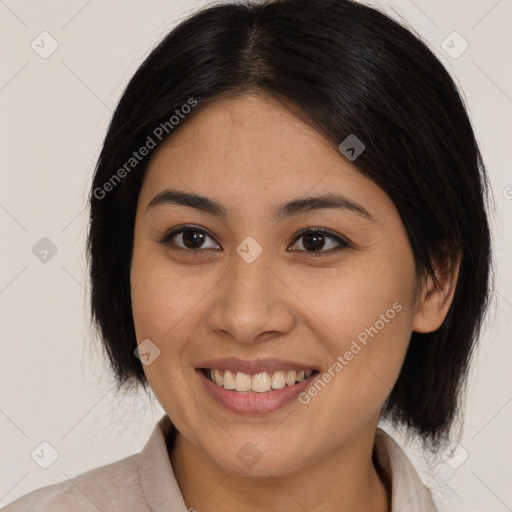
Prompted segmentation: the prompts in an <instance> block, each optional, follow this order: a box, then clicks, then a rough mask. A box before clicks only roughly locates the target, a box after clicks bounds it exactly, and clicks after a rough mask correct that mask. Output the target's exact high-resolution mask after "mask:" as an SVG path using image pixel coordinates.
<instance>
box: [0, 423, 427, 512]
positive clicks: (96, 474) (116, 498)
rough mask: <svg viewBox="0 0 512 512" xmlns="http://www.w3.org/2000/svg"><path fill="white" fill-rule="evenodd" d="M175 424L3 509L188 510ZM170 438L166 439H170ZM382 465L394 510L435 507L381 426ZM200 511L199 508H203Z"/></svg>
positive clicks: (412, 511) (378, 443)
mask: <svg viewBox="0 0 512 512" xmlns="http://www.w3.org/2000/svg"><path fill="white" fill-rule="evenodd" d="M173 433H174V430H173V427H172V425H171V422H170V420H169V418H168V416H167V415H165V416H163V417H162V419H161V420H160V421H159V422H158V423H157V425H156V426H155V428H154V430H153V433H152V434H151V437H150V438H149V440H148V442H147V443H146V445H145V446H144V448H143V449H142V451H141V452H139V453H136V454H134V455H131V456H129V457H126V458H124V459H121V460H119V461H117V462H113V463H111V464H107V465H105V466H101V467H98V468H95V469H92V470H90V471H87V472H85V473H82V474H80V475H78V476H76V477H74V478H72V481H69V480H66V481H64V482H61V483H57V484H53V485H49V486H46V487H43V488H41V489H37V490H35V491H32V492H30V493H28V494H26V495H24V496H22V497H20V498H18V499H17V500H16V501H14V502H12V503H10V504H9V505H7V507H5V508H3V509H2V510H3V511H5V512H117V511H119V512H188V511H189V510H194V509H192V508H191V507H187V505H185V502H184V501H183V496H182V495H181V491H180V488H179V487H178V483H177V482H176V478H175V477H174V472H173V469H172V466H171V462H170V460H169V455H168V453H169V452H168V449H169V448H168V446H167V444H166V442H167V443H169V446H170V445H171V444H172V442H173ZM166 440H167V441H166ZM375 451H376V455H377V458H378V461H379V463H380V466H381V467H382V469H383V470H384V472H385V473H386V475H387V477H388V478H389V479H390V481H391V499H392V506H391V512H435V511H436V508H435V506H434V503H433V502H432V498H431V496H430V492H429V490H428V489H427V488H426V487H425V486H424V485H423V483H422V482H421V480H420V478H419V476H418V474H417V472H416V470H415V469H414V467H413V465H412V464H411V462H410V461H409V459H408V458H407V456H406V455H405V453H404V452H403V451H402V449H401V448H400V447H399V446H398V444H397V443H396V442H395V441H394V440H393V439H392V437H391V436H389V435H388V434H387V433H386V432H384V431H383V430H381V429H377V433H376V436H375ZM199 512H200V511H199Z"/></svg>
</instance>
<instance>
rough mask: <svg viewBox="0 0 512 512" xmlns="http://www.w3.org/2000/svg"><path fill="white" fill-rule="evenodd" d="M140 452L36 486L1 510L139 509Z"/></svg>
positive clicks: (75, 511)
mask: <svg viewBox="0 0 512 512" xmlns="http://www.w3.org/2000/svg"><path fill="white" fill-rule="evenodd" d="M139 458H140V453H136V454H134V455H131V456H129V457H126V458H124V459H121V460H118V461H116V462H113V463H111V464H107V465H105V466H100V467H98V468H95V469H91V470H89V471H87V472H85V473H82V474H80V475H78V476H75V477H69V478H67V479H66V480H64V481H62V482H59V483H56V484H53V485H48V486H46V487H42V488H40V489H36V490H35V491H32V492H30V493H28V494H25V495H24V496H21V497H20V498H18V499H17V500H15V501H13V502H12V503H10V504H9V505H7V507H4V508H3V509H2V512H33V511H34V510H37V511H38V512H98V510H109V509H110V510H112V509H113V508H114V509H116V510H124V511H126V512H128V511H130V510H137V511H141V512H142V511H143V510H144V505H145V503H146V502H145V498H144V494H143V492H142V490H141V485H140V482H139V476H138V470H137V465H138V461H139Z"/></svg>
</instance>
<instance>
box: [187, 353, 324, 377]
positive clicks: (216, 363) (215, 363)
mask: <svg viewBox="0 0 512 512" xmlns="http://www.w3.org/2000/svg"><path fill="white" fill-rule="evenodd" d="M197 368H216V369H218V370H229V371H231V372H243V373H247V374H249V375H254V374H256V373H263V372H269V373H271V372H275V371H280V370H281V371H293V370H298V371H306V370H315V369H316V368H315V367H314V366H311V365H307V364H303V363H298V362H296V361H290V360H287V359H276V358H274V357H267V358H260V359H253V360H251V361H247V360H244V359H239V358H237V357H226V358H222V359H209V360H208V361H203V362H202V363H200V364H199V365H198V366H197Z"/></svg>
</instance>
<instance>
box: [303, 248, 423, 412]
mask: <svg viewBox="0 0 512 512" xmlns="http://www.w3.org/2000/svg"><path fill="white" fill-rule="evenodd" d="M354 262H355V259H354ZM316 272H317V273H316V274H315V275H316V276H317V278H318V277H319V276H318V271H316ZM414 275H415V268H414V262H413V258H412V254H409V253H407V251H404V254H403V256H402V257H401V258H398V257H396V256H393V257H391V256H390V257H389V258H384V257H382V255H381V257H380V258H373V257H368V258H367V260H366V261H364V263H363V262H362V258H359V259H358V260H357V264H355V263H354V264H353V265H351V264H350V263H349V262H347V264H346V265H344V266H343V268H342V267H339V269H336V271H332V269H331V271H330V274H329V279H322V278H318V279H316V280H312V278H313V274H309V275H308V273H307V272H302V273H301V274H300V275H299V273H297V275H296V276H294V281H293V282H294V291H295V290H297V294H298V295H300V296H301V298H304V302H305V303H306V304H307V305H308V307H309V308H310V310H311V311H312V312H313V313H314V314H312V315H309V318H310V322H311V325H310V329H311V330H313V331H314V332H316V333H318V334H322V336H321V337H320V336H319V338H320V339H321V341H322V343H323V344H324V346H325V347H326V348H327V350H328V352H329V354H330V357H331V358H332V362H333V364H334V362H335V361H336V360H338V362H339V363H340V365H341V367H342V368H340V365H337V366H336V368H337V369H338V371H336V368H334V372H335V374H336V377H337V378H336V379H335V380H336V382H337V384H336V387H337V386H338V385H340V386H343V388H344V390H345V391H346V390H347V389H351V390H352V391H353V392H354V393H353V396H354V399H356V401H357V400H359V399H360V398H362V399H363V400H365V399H366V397H368V398H369V399H370V400H372V399H373V398H375V399H376V400H377V401H379V400H382V399H383V398H385V396H386V395H387V394H388V393H389V392H390V391H391V388H392V387H393V385H394V383H395V381H396V378H397V377H398V373H399V371H400V368H401V365H402V363H403V359H404V356H405V352H406V350H407V347H408V343H409V340H410V336H411V332H412V318H413V311H412V308H411V300H412V291H413V287H414ZM313 282H314V283H315V285H314V286H311V283H313ZM306 291H307V293H306ZM339 358H341V360H340V359H339ZM338 376H339V377H338ZM356 388H357V389H356ZM363 391H364V392H363ZM356 397H357V398H356ZM349 401H350V400H349ZM354 403H355V402H354Z"/></svg>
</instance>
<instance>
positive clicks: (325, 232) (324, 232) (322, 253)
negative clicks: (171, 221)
mask: <svg viewBox="0 0 512 512" xmlns="http://www.w3.org/2000/svg"><path fill="white" fill-rule="evenodd" d="M187 231H191V232H197V233H204V234H206V235H208V236H209V237H210V238H211V239H212V240H215V238H214V237H213V235H212V234H211V233H210V232H209V231H208V230H206V229H204V228H200V227H199V226H195V225H191V224H186V225H183V226H178V227H177V228H174V229H172V230H171V231H169V232H168V233H166V234H165V235H164V237H163V238H162V239H161V240H159V243H160V244H162V245H165V246H168V247H170V248H171V249H175V250H182V251H186V252H189V253H194V254H198V253H200V252H203V251H205V250H207V249H201V248H198V249H188V248H184V247H180V246H178V245H176V244H175V243H174V242H171V239H172V238H174V237H175V236H176V235H179V234H182V233H185V232H187ZM310 234H313V235H314V234H322V235H326V237H327V238H331V239H334V240H335V241H336V242H338V243H339V244H340V245H339V247H336V248H334V249H329V250H327V251H322V250H321V251H305V250H300V249H293V250H292V251H291V252H303V253H306V254H307V255H308V256H313V257H314V258H318V257H325V256H329V255H330V254H333V253H336V252H338V251H340V250H341V249H345V248H347V247H349V246H350V244H349V243H348V242H347V241H346V240H344V239H343V238H341V237H340V236H339V235H335V234H334V233H332V232H330V231H329V230H328V229H326V228H317V227H315V228H311V227H308V228H304V229H302V230H301V231H299V233H297V234H296V236H295V238H294V239H293V244H292V245H294V244H295V243H296V242H297V241H298V240H299V239H300V238H302V237H304V236H306V235H310ZM216 243H217V242H216ZM208 250H211V249H210V248H209V249H208Z"/></svg>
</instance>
